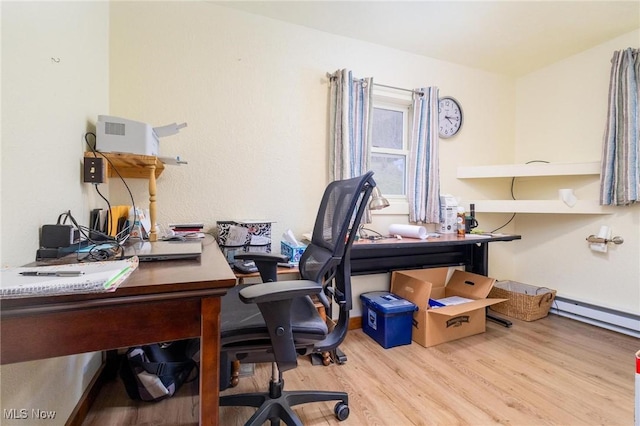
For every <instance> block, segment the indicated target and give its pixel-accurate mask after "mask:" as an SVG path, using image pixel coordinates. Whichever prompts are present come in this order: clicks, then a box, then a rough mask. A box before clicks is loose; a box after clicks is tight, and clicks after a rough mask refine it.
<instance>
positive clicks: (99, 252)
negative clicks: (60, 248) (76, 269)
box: [58, 210, 128, 262]
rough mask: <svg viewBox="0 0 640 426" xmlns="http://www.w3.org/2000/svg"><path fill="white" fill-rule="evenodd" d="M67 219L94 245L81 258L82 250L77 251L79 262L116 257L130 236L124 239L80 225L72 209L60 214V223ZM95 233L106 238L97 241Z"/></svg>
mask: <svg viewBox="0 0 640 426" xmlns="http://www.w3.org/2000/svg"><path fill="white" fill-rule="evenodd" d="M67 220H69V221H70V222H71V223H72V224H73V226H74V227H75V228H76V229H77V230H78V232H79V233H80V235H81V236H82V237H84V241H87V242H88V243H89V244H91V245H92V247H91V248H90V249H89V252H88V253H87V255H86V256H85V257H82V258H80V251H79V250H78V251H77V252H76V254H77V260H78V261H79V262H86V261H101V260H109V259H112V258H114V257H115V256H116V255H117V254H118V253H119V252H120V251H121V248H122V244H123V243H124V241H126V239H127V237H128V235H127V236H126V237H124V238H123V239H120V238H118V236H116V238H114V237H112V236H110V235H107V234H105V233H103V232H100V231H97V230H94V229H91V228H89V227H87V226H83V225H80V224H78V222H77V220H76V219H75V218H74V217H73V215H72V214H71V211H70V210H68V211H66V212H65V213H62V214H60V216H58V224H65V223H66V222H67ZM93 235H95V236H99V237H101V238H103V239H104V240H101V241H96V240H95V239H94V238H93ZM81 241H82V239H81Z"/></svg>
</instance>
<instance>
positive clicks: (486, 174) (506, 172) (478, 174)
mask: <svg viewBox="0 0 640 426" xmlns="http://www.w3.org/2000/svg"><path fill="white" fill-rule="evenodd" d="M599 174H600V162H599V161H591V162H588V163H529V164H504V165H496V166H470V167H464V166H461V167H458V179H477V178H499V177H524V176H577V175H599Z"/></svg>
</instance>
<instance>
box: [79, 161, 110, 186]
mask: <svg viewBox="0 0 640 426" xmlns="http://www.w3.org/2000/svg"><path fill="white" fill-rule="evenodd" d="M105 180H106V179H105V168H104V160H103V159H102V158H100V157H94V158H91V157H85V158H84V182H85V183H104V182H105Z"/></svg>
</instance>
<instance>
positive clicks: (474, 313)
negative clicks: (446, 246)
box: [391, 268, 505, 347]
mask: <svg viewBox="0 0 640 426" xmlns="http://www.w3.org/2000/svg"><path fill="white" fill-rule="evenodd" d="M448 272H449V269H448V268H429V269H416V270H410V271H394V272H393V273H392V275H391V292H392V293H394V294H397V295H398V296H400V297H402V298H404V299H407V300H409V301H411V302H413V303H415V304H416V305H417V306H418V311H417V312H414V314H413V329H412V338H413V340H414V341H415V342H417V343H419V344H421V345H422V346H424V347H429V346H435V345H438V344H440V343H444V342H449V341H451V340H456V339H460V338H462V337H467V336H472V335H474V334H480V333H484V331H485V329H486V328H485V327H486V312H485V310H486V307H487V306H490V305H493V304H496V303H500V302H504V301H505V299H486V297H487V295H488V294H489V291H491V287H493V284H494V283H495V281H496V280H495V278H489V277H485V276H483V275H478V274H472V273H470V272H464V271H458V270H455V271H454V272H453V274H452V275H451V278H450V279H449V282H447V275H448ZM451 296H460V297H465V298H467V299H472V301H471V302H468V303H462V304H457V305H452V306H443V307H438V308H430V307H429V299H433V300H438V299H443V298H445V297H451Z"/></svg>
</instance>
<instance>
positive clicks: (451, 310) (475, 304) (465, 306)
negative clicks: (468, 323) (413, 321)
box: [427, 299, 507, 317]
mask: <svg viewBox="0 0 640 426" xmlns="http://www.w3.org/2000/svg"><path fill="white" fill-rule="evenodd" d="M505 300H507V299H480V300H474V301H471V302H468V303H462V304H460V305H452V306H443V307H441V308H435V309H429V311H427V312H428V313H429V315H445V316H449V317H452V316H455V315H460V314H464V313H465V312H471V311H475V310H476V309H482V308H486V307H487V306H491V305H495V304H496V303H500V302H504V301H505Z"/></svg>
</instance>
